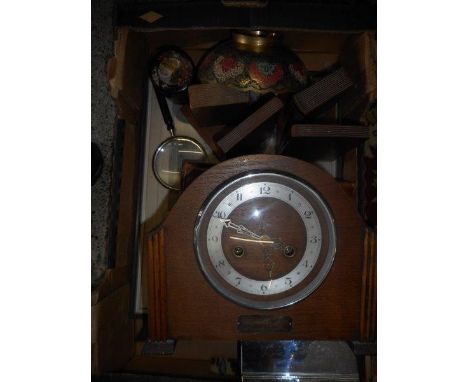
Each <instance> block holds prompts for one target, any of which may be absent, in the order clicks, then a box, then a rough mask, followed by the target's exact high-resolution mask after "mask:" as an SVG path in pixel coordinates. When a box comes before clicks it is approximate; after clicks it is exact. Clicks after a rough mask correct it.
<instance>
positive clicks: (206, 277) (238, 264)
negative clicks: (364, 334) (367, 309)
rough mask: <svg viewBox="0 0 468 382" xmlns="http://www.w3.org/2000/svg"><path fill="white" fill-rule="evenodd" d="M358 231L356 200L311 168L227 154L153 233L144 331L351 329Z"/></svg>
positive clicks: (292, 335)
mask: <svg viewBox="0 0 468 382" xmlns="http://www.w3.org/2000/svg"><path fill="white" fill-rule="evenodd" d="M362 237H363V224H362V221H361V219H360V217H359V215H358V213H357V211H356V209H355V207H354V201H353V200H352V199H350V198H349V197H348V195H347V194H346V193H345V192H344V191H343V189H342V188H341V186H340V185H339V183H338V182H337V181H336V180H335V179H334V178H333V177H331V176H330V175H329V174H327V173H326V172H325V171H323V170H321V169H320V168H318V167H316V166H314V165H312V164H310V163H307V162H303V161H301V160H297V159H293V158H289V157H283V156H279V155H252V156H244V157H239V158H235V159H231V160H228V161H224V162H222V163H220V164H218V165H216V166H214V167H212V168H211V169H209V170H207V171H205V172H204V173H203V174H202V175H200V176H199V177H198V178H197V179H196V180H195V181H194V182H193V183H192V184H191V185H190V186H189V187H188V188H187V189H186V190H185V191H184V193H183V194H182V195H181V196H180V198H179V199H178V201H177V203H176V204H175V206H174V207H173V209H172V210H171V212H170V214H169V215H168V217H167V219H166V220H165V222H164V223H163V225H162V226H161V227H159V228H158V230H156V231H154V232H153V234H152V235H151V236H150V240H149V257H150V263H151V264H153V266H151V267H149V272H150V274H149V277H150V283H151V282H152V283H153V284H152V291H151V292H150V299H149V302H150V304H149V315H148V319H149V331H150V336H151V334H152V337H153V338H152V339H153V340H165V339H168V338H174V339H207V340H208V339H209V340H246V339H265V340H266V339H345V340H352V339H357V338H358V337H359V311H360V309H359V307H360V293H361V267H362V262H361V257H362V256H361V254H362V251H363V248H362ZM246 321H248V322H251V323H252V322H253V323H254V325H253V327H252V329H251V330H244V329H245V328H244V329H242V328H241V327H240V326H239V323H241V322H246ZM280 321H284V322H289V323H290V325H289V326H288V327H287V328H285V327H284V326H280V327H278V326H275V325H272V324H271V323H275V322H280Z"/></svg>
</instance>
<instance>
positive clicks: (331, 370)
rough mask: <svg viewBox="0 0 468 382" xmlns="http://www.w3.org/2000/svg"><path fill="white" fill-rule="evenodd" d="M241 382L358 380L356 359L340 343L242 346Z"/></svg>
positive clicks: (258, 343)
mask: <svg viewBox="0 0 468 382" xmlns="http://www.w3.org/2000/svg"><path fill="white" fill-rule="evenodd" d="M240 352H241V355H240V357H241V378H242V381H259V380H262V381H264V380H269V381H275V380H278V381H294V382H296V381H307V382H312V381H317V382H319V381H320V382H322V381H356V382H358V381H359V372H358V368H357V362H356V357H355V356H354V354H353V352H352V351H351V349H350V348H349V346H348V345H347V344H346V343H345V342H341V341H294V340H292V341H271V342H242V343H241V348H240Z"/></svg>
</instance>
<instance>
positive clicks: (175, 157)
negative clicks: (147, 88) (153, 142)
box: [149, 68, 206, 190]
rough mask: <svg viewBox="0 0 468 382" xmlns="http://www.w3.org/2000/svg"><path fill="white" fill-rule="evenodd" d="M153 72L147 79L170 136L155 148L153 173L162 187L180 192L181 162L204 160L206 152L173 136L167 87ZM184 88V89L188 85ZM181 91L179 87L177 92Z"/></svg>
mask: <svg viewBox="0 0 468 382" xmlns="http://www.w3.org/2000/svg"><path fill="white" fill-rule="evenodd" d="M154 72H155V69H154V68H151V69H150V75H149V77H150V79H151V83H152V84H153V88H154V91H155V93H156V97H157V99H158V103H159V107H160V109H161V113H162V115H163V118H164V122H165V124H166V127H167V130H168V131H169V133H170V134H171V136H170V138H168V139H166V140H165V141H164V142H162V143H161V144H160V145H159V146H158V147H157V149H156V151H155V153H154V157H153V172H154V175H155V176H156V178H157V179H158V181H159V182H160V183H161V184H162V185H163V186H164V187H167V188H169V189H171V190H180V189H181V169H182V164H183V161H184V160H189V161H202V160H204V159H205V158H206V152H205V150H204V149H203V147H202V145H201V144H200V143H198V142H197V141H195V140H194V139H192V138H189V137H178V136H176V135H175V127H174V120H173V119H172V115H171V112H170V110H169V106H168V104H167V100H166V96H165V94H167V91H168V89H169V87H166V88H165V89H164V90H163V88H162V87H161V86H160V82H158V81H157V79H156V78H155V76H154ZM184 86H185V88H186V86H188V84H185V85H184ZM171 89H172V88H171ZM183 89H184V88H182V87H181V88H180V89H178V91H179V90H183ZM165 92H166V93H165Z"/></svg>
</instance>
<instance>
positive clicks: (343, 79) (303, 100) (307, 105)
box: [293, 67, 353, 116]
mask: <svg viewBox="0 0 468 382" xmlns="http://www.w3.org/2000/svg"><path fill="white" fill-rule="evenodd" d="M351 86H353V81H352V80H351V78H350V77H349V76H348V74H347V73H346V71H345V70H344V69H343V68H342V67H340V68H339V69H337V70H335V71H333V72H332V73H330V74H328V75H327V76H325V77H324V78H322V79H321V80H319V81H318V82H316V83H314V84H313V85H311V86H309V87H307V88H306V89H304V90H302V91H300V92H299V93H296V94H295V95H294V96H293V102H294V105H295V106H296V107H297V109H298V110H299V111H300V112H301V114H302V115H304V116H307V115H308V114H310V113H312V112H313V111H316V110H317V109H319V108H320V107H321V106H323V105H325V104H327V103H328V102H331V101H332V100H334V99H335V98H336V97H338V96H339V95H341V94H342V93H344V92H345V91H346V90H348V89H349V88H350V87H351Z"/></svg>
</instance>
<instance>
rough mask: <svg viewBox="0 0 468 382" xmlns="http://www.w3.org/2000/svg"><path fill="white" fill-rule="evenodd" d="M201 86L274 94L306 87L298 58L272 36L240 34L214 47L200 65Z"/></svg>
mask: <svg viewBox="0 0 468 382" xmlns="http://www.w3.org/2000/svg"><path fill="white" fill-rule="evenodd" d="M198 78H199V79H200V82H202V83H219V84H223V85H225V86H229V87H233V88H236V89H238V90H242V91H252V92H255V93H267V92H273V93H275V94H279V93H285V92H294V91H298V90H300V89H302V88H303V87H305V86H306V85H307V69H306V67H305V65H304V63H303V62H302V61H301V60H300V58H299V57H298V56H297V55H296V54H295V53H294V52H292V51H291V50H289V49H287V48H286V47H285V46H283V45H282V44H281V36H280V35H279V34H278V33H276V32H270V31H268V32H267V31H261V30H242V31H234V32H233V33H232V40H230V41H227V42H223V43H220V44H218V45H217V46H216V47H215V48H213V50H212V51H210V52H209V53H208V54H207V55H206V56H205V57H204V58H203V60H202V61H201V63H200V64H199V67H198Z"/></svg>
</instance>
